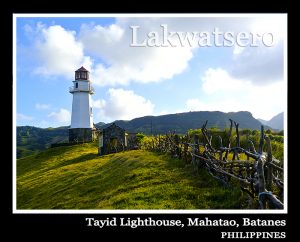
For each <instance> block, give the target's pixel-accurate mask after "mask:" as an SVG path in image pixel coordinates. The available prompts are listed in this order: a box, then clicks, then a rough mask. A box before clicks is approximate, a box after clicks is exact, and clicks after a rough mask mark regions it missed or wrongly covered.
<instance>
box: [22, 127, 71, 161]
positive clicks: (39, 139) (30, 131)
mask: <svg viewBox="0 0 300 242" xmlns="http://www.w3.org/2000/svg"><path fill="white" fill-rule="evenodd" d="M68 135H69V133H68V126H62V127H59V128H46V129H42V128H36V127H32V126H19V127H17V158H20V157H23V156H27V155H32V154H35V153H37V152H38V151H39V150H43V149H46V148H48V147H50V145H51V144H52V143H59V142H65V141H67V140H68Z"/></svg>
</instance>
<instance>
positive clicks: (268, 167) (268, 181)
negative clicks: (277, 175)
mask: <svg viewBox="0 0 300 242" xmlns="http://www.w3.org/2000/svg"><path fill="white" fill-rule="evenodd" d="M265 140H266V144H267V154H268V155H267V162H266V164H265V173H266V188H267V190H268V191H272V180H273V177H272V174H273V169H272V166H271V165H270V163H271V162H272V146H271V140H270V137H269V136H267V135H266V137H265Z"/></svg>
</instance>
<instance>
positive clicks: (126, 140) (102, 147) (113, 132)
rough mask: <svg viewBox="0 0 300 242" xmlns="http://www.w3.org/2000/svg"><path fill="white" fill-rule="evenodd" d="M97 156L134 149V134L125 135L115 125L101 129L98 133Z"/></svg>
mask: <svg viewBox="0 0 300 242" xmlns="http://www.w3.org/2000/svg"><path fill="white" fill-rule="evenodd" d="M98 138H99V149H98V154H99V155H106V154H111V153H117V152H120V151H124V150H128V149H135V148H137V145H136V133H127V132H126V131H125V130H124V129H122V128H121V127H119V126H118V125H116V124H115V123H113V124H111V125H110V126H108V127H106V128H104V129H102V130H100V131H99V133H98Z"/></svg>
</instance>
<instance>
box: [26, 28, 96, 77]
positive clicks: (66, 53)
mask: <svg viewBox="0 0 300 242" xmlns="http://www.w3.org/2000/svg"><path fill="white" fill-rule="evenodd" d="M27 29H28V27H27ZM37 29H38V30H39V31H38V34H37V41H36V50H37V52H38V56H39V58H40V61H41V65H40V66H38V67H37V68H36V70H35V73H37V74H42V75H46V76H51V75H64V76H66V77H68V78H73V75H74V70H76V69H77V68H78V67H80V66H81V65H84V66H85V67H86V68H87V69H90V68H91V65H92V60H91V59H90V57H88V56H85V55H84V52H83V46H82V44H81V43H80V42H78V41H76V38H75V36H76V32H75V31H69V30H66V29H64V28H63V27H61V26H60V25H53V26H50V27H48V28H47V27H45V26H41V25H38V27H37ZM27 31H28V30H27Z"/></svg>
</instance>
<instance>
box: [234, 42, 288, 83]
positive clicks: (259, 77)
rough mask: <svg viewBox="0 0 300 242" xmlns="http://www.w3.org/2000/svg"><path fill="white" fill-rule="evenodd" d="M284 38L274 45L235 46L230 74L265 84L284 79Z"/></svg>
mask: <svg viewBox="0 0 300 242" xmlns="http://www.w3.org/2000/svg"><path fill="white" fill-rule="evenodd" d="M283 44H284V43H283V40H280V41H278V42H277V43H276V44H275V45H274V46H271V47H266V46H263V45H261V46H258V47H250V46H247V47H235V48H234V52H233V53H234V56H233V60H232V61H233V62H232V65H231V69H230V74H231V75H232V76H234V77H236V78H238V79H244V78H247V79H248V80H251V81H252V82H253V83H254V84H256V85H265V84H268V83H270V82H275V81H280V80H282V79H283V63H284V62H283V61H284V51H283V50H284V49H283Z"/></svg>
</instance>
